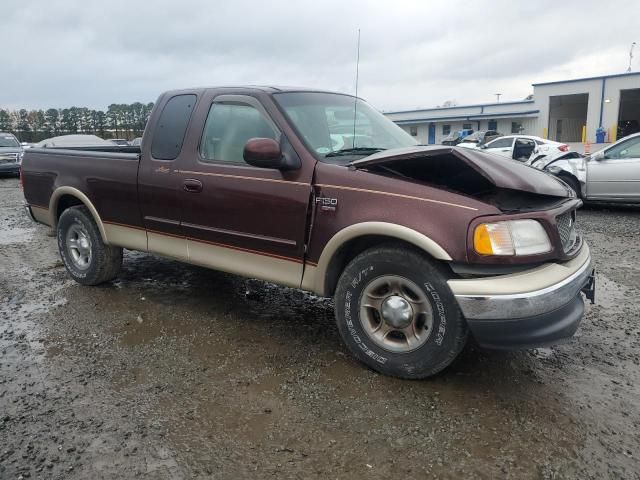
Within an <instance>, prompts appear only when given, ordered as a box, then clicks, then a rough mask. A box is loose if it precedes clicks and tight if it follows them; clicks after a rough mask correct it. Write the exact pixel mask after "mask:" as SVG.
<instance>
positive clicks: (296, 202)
mask: <svg viewBox="0 0 640 480" xmlns="http://www.w3.org/2000/svg"><path fill="white" fill-rule="evenodd" d="M197 117H198V122H199V125H201V126H200V127H199V128H198V129H193V135H192V136H191V137H190V139H189V145H188V149H189V151H190V152H191V153H190V156H189V158H184V159H182V161H181V163H180V167H179V170H178V172H179V178H180V184H181V187H180V190H179V201H180V204H181V205H182V215H181V227H182V232H183V234H184V235H185V237H186V238H187V246H188V251H189V260H190V261H191V262H192V263H196V264H200V265H204V266H208V267H212V268H216V269H219V270H224V271H228V272H231V273H237V274H240V275H244V276H249V277H256V278H262V279H265V280H271V281H274V282H278V283H282V284H286V285H291V286H295V287H298V286H299V285H300V283H301V280H302V270H303V261H304V253H305V232H306V223H307V209H308V206H309V201H310V195H311V178H312V173H313V166H312V165H311V166H309V165H303V167H302V168H301V169H299V170H295V171H279V170H275V169H265V168H257V167H253V166H251V165H248V164H247V163H246V162H245V161H244V159H243V150H244V146H245V144H246V142H247V141H248V140H249V139H251V138H256V137H262V138H272V139H274V140H277V141H279V142H280V145H281V147H282V149H283V152H284V153H285V154H286V155H297V153H296V152H295V151H294V149H293V147H292V146H291V144H290V143H289V140H288V139H287V137H286V136H285V135H284V134H283V132H282V129H281V128H279V127H278V125H277V124H276V122H275V121H274V119H273V118H272V116H271V115H270V113H268V112H267V110H266V109H265V107H264V105H263V103H261V101H259V100H258V98H257V97H254V96H251V95H236V94H219V95H215V93H213V92H212V93H211V96H210V98H208V99H206V100H203V102H202V104H201V105H200V107H199V108H198V113H197Z"/></svg>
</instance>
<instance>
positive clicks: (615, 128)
mask: <svg viewBox="0 0 640 480" xmlns="http://www.w3.org/2000/svg"><path fill="white" fill-rule="evenodd" d="M609 138H610V139H611V143H615V141H616V140H617V139H618V125H617V124H615V123H614V124H613V127H611V137H609Z"/></svg>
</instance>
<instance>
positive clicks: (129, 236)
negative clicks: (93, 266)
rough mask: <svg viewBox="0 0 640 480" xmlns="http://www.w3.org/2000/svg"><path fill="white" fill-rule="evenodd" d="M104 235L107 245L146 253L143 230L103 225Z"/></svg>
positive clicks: (144, 232)
mask: <svg viewBox="0 0 640 480" xmlns="http://www.w3.org/2000/svg"><path fill="white" fill-rule="evenodd" d="M104 233H105V235H106V236H107V241H108V242H109V245H115V246H117V247H123V248H128V249H130V250H140V251H142V252H146V251H147V248H148V247H147V232H146V231H144V230H140V229H137V228H130V227H125V226H123V225H114V224H112V223H105V224H104Z"/></svg>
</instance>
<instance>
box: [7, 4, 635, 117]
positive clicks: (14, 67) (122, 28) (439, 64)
mask: <svg viewBox="0 0 640 480" xmlns="http://www.w3.org/2000/svg"><path fill="white" fill-rule="evenodd" d="M0 11H1V12H2V13H1V14H0V20H1V26H2V28H0V44H1V45H3V48H2V60H1V61H0V106H2V107H26V108H47V107H67V106H71V105H76V106H88V107H93V108H104V107H106V106H107V105H108V104H110V103H129V102H134V101H142V102H149V101H153V100H155V98H156V97H157V96H158V94H159V93H160V92H161V91H163V90H167V89H172V88H183V87H192V86H212V85H236V84H243V85H244V84H276V85H301V86H310V87H319V88H326V89H331V90H338V91H343V92H349V93H353V91H354V86H355V58H356V41H357V29H358V28H360V29H361V35H362V40H361V51H360V87H359V93H360V95H361V96H362V97H364V98H365V99H367V100H368V101H369V102H371V103H372V104H373V105H374V106H376V107H377V108H379V109H384V110H396V109H407V108H409V109H411V108H416V107H432V106H435V105H438V104H441V103H443V102H444V101H446V100H455V101H456V102H458V103H459V104H466V103H477V102H491V101H493V100H495V96H494V94H495V93H496V92H500V93H502V94H503V97H502V100H503V101H505V100H517V99H522V98H524V97H525V96H526V95H528V94H529V93H531V92H532V87H531V83H536V82H541V81H551V80H563V79H568V78H576V77H584V76H591V75H600V74H611V73H622V72H624V71H626V69H627V65H628V60H629V56H628V54H629V47H630V45H631V42H633V41H637V42H638V44H639V48H638V49H637V50H636V58H635V59H634V62H633V66H632V68H633V69H634V70H635V71H640V28H639V26H640V1H639V0H630V1H616V0H609V1H604V2H603V1H557V0H554V1H535V0H529V1H526V2H525V1H491V2H487V1H476V2H470V1H467V2H455V1H445V2H435V1H426V0H422V1H418V0H417V1H404V0H386V1H373V0H371V1H368V2H364V1H363V2H356V1H348V0H341V1H333V0H314V1H305V0H298V1H269V0H254V1H250V0H246V1H242V0H233V1H231V0H228V1H221V0H218V1H215V0H179V1H177V0H153V1H151V0H149V1H137V0H109V1H106V2H105V1H100V2H97V1H91V0H55V1H53V0H2V6H1V7H0Z"/></svg>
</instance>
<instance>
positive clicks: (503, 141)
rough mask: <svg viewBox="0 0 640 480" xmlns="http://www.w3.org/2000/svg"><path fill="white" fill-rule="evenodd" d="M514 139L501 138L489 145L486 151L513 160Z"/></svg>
mask: <svg viewBox="0 0 640 480" xmlns="http://www.w3.org/2000/svg"><path fill="white" fill-rule="evenodd" d="M513 140H514V138H513V137H500V138H496V139H495V140H493V141H492V142H489V143H487V147H486V149H485V151H487V152H490V153H495V154H496V155H501V156H503V157H509V158H511V157H512V155H513Z"/></svg>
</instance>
